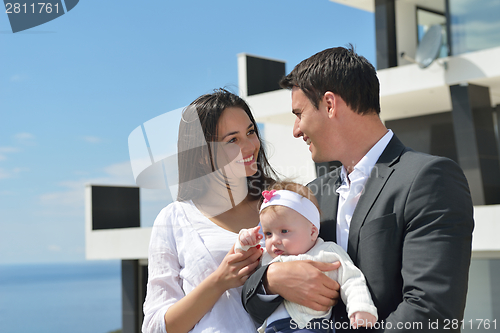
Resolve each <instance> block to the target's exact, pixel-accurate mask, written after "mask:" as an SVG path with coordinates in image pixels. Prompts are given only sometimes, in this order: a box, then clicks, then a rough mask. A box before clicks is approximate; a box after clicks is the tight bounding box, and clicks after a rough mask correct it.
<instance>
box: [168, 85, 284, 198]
mask: <svg viewBox="0 0 500 333" xmlns="http://www.w3.org/2000/svg"><path fill="white" fill-rule="evenodd" d="M229 107H237V108H241V109H243V111H245V113H246V114H247V115H248V118H250V121H251V122H252V124H253V125H254V129H255V133H256V135H257V137H258V139H259V142H260V150H259V153H258V156H257V172H256V173H255V174H254V175H252V176H249V177H247V186H248V194H249V197H250V198H251V199H252V200H258V199H260V195H261V193H262V191H263V190H264V189H265V188H266V187H267V186H269V185H270V184H272V183H273V182H274V179H275V178H276V173H275V171H274V170H273V169H272V168H271V166H270V165H269V162H268V160H267V157H266V153H265V149H264V145H263V143H262V139H261V137H260V134H259V130H258V128H257V123H256V122H255V119H254V117H253V115H252V112H251V111H250V108H249V107H248V105H247V103H246V102H245V101H244V100H243V99H241V98H240V97H239V96H237V95H235V94H233V93H231V92H229V91H227V90H225V89H217V90H215V91H214V92H213V93H212V94H206V95H203V96H200V97H198V98H197V99H196V100H195V101H193V102H192V103H191V104H190V105H189V106H188V107H187V108H186V109H185V110H184V112H183V116H182V119H181V122H180V125H179V140H178V152H179V154H178V165H179V190H178V194H177V200H180V201H182V200H192V199H195V198H198V197H201V196H202V195H204V194H205V193H206V191H207V189H208V180H207V177H203V176H206V175H209V174H211V173H213V172H214V171H216V170H218V169H219V168H220V167H219V166H217V161H216V160H215V158H214V156H216V151H215V150H216V149H217V148H216V145H211V142H215V141H217V136H218V133H217V124H218V122H219V118H220V116H221V114H222V112H223V111H224V110H225V109H227V108H229ZM198 119H199V121H198ZM200 125H201V128H200ZM203 161H205V163H204V162H203ZM218 176H219V177H220V179H221V180H222V181H224V180H225V177H224V175H223V174H222V173H220V174H219V175H218ZM196 180H197V181H196Z"/></svg>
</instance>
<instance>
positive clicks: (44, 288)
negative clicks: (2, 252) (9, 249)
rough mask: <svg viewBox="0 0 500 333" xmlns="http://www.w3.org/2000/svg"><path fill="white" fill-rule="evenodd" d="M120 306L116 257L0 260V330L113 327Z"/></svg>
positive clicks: (50, 332)
mask: <svg viewBox="0 0 500 333" xmlns="http://www.w3.org/2000/svg"><path fill="white" fill-rule="evenodd" d="M121 307H122V305H121V264H120V261H118V260H113V261H86V262H77V263H65V264H60V263H58V264H15V265H0V332H1V333H33V332H37V333H69V332H71V333H109V332H117V331H118V330H120V329H121V326H122V323H121V321H122V319H121V317H122V309H121ZM118 332H119V331H118Z"/></svg>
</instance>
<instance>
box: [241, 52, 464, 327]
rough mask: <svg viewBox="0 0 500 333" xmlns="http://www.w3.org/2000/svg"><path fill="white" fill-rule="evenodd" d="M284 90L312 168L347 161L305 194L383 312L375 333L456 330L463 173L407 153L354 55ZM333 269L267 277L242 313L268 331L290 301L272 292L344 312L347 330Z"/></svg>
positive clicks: (314, 67)
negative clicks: (273, 317)
mask: <svg viewBox="0 0 500 333" xmlns="http://www.w3.org/2000/svg"><path fill="white" fill-rule="evenodd" d="M280 84H281V86H282V87H283V88H288V89H291V91H292V112H293V113H294V114H295V116H296V120H295V124H294V128H293V135H294V136H295V137H297V138H300V137H302V138H303V140H304V141H305V142H306V143H307V144H308V145H309V150H310V151H311V155H312V159H313V160H314V161H315V162H327V161H334V160H338V161H340V162H341V163H342V167H341V168H338V169H336V170H334V171H333V172H331V173H329V174H327V175H325V176H323V177H320V178H318V179H316V180H314V181H313V182H311V183H310V184H309V185H308V186H309V187H310V188H311V189H312V190H313V192H314V193H315V194H316V196H317V198H318V201H319V203H320V208H321V211H322V223H321V232H320V236H321V237H322V238H323V239H324V240H326V241H336V242H337V243H338V244H339V245H341V246H342V247H343V248H344V249H345V250H346V251H347V252H348V254H349V255H350V257H351V259H352V260H353V261H354V263H355V264H356V266H358V267H359V268H360V269H361V271H362V272H363V273H364V274H365V277H366V281H367V284H368V287H369V289H370V292H371V294H372V298H373V301H374V303H375V306H376V307H377V309H378V315H379V323H378V325H377V326H376V327H375V328H376V329H378V330H379V331H386V330H387V331H391V332H399V331H406V332H408V331H418V332H427V331H428V332H436V331H440V330H444V328H445V326H446V327H447V328H449V329H447V330H446V331H447V332H449V331H460V327H459V326H460V325H451V323H452V322H455V323H456V322H457V320H458V321H460V320H461V319H462V318H463V313H464V308H465V299H466V294H467V283H468V271H469V265H470V256H471V241H472V230H473V226H474V221H473V212H472V211H473V207H472V201H471V197H470V193H469V188H468V185H467V180H466V179H465V176H464V175H463V172H462V170H461V169H460V168H459V167H458V165H457V164H456V163H455V162H453V161H451V160H449V159H447V158H443V157H436V156H431V155H426V154H423V153H418V152H415V151H413V150H411V149H410V148H407V147H405V146H404V145H403V144H402V143H401V142H400V141H399V140H398V138H397V137H396V136H395V135H394V134H393V133H392V131H390V130H388V129H387V128H386V127H385V126H384V124H383V123H382V121H381V120H380V118H379V113H380V103H379V82H378V79H377V76H376V71H375V68H374V67H373V66H372V65H371V64H370V63H369V62H368V61H367V60H366V59H365V58H364V57H362V56H359V55H357V54H356V53H355V52H354V50H353V49H352V47H351V48H349V49H345V48H341V47H339V48H332V49H327V50H324V51H322V52H319V53H317V54H315V55H313V56H312V57H310V58H308V59H306V60H304V61H302V62H301V63H300V64H298V65H297V66H296V67H295V68H294V69H293V71H292V72H291V73H290V74H289V75H288V76H286V77H285V78H284V79H283V80H282V81H281V83H280ZM336 267H337V266H335V265H334V264H325V263H314V262H294V263H275V264H272V265H270V266H269V267H263V268H261V269H259V270H258V271H257V272H256V273H254V274H253V275H252V276H251V278H250V279H249V280H248V281H247V282H246V283H245V287H244V289H243V294H242V300H243V303H244V306H245V308H246V309H247V311H249V312H250V314H251V315H252V317H253V318H254V320H256V321H257V322H261V321H262V320H263V319H265V318H267V317H268V316H269V315H270V314H271V313H272V312H273V311H274V310H275V309H276V308H277V307H278V306H279V305H280V303H281V300H282V298H281V297H274V298H273V297H272V296H263V295H261V294H262V293H263V292H264V290H265V292H266V293H267V294H278V295H281V296H282V297H284V298H286V299H288V300H290V301H292V302H295V303H299V304H302V305H304V306H308V307H310V308H313V309H316V310H324V309H325V308H327V307H329V306H332V305H334V304H337V302H338V304H337V305H336V306H335V308H334V316H333V317H334V318H332V322H331V324H332V326H333V324H334V325H335V326H334V327H335V328H336V331H337V332H343V331H349V330H350V327H349V325H348V322H347V320H348V318H347V315H346V313H345V306H344V305H343V303H342V301H341V300H340V299H339V286H338V284H336V283H335V282H334V281H332V280H329V279H328V278H326V276H324V274H321V271H326V270H332V269H335V268H336ZM261 283H262V285H263V286H264V288H262V287H261V286H260V284H261ZM266 297H267V298H271V300H270V301H269V300H266ZM268 323H269V322H268ZM457 326H458V327H457Z"/></svg>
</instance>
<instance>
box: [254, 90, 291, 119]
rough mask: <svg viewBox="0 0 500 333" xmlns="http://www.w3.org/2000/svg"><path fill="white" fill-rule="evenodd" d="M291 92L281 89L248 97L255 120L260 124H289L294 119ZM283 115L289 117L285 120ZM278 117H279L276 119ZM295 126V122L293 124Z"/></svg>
mask: <svg viewBox="0 0 500 333" xmlns="http://www.w3.org/2000/svg"><path fill="white" fill-rule="evenodd" d="M291 94H292V93H291V91H290V90H288V89H281V90H276V91H270V92H266V93H263V94H258V95H253V96H249V97H247V98H246V99H245V100H246V101H247V103H248V105H249V106H250V109H251V110H252V113H253V115H254V117H255V120H257V122H260V123H268V122H272V123H278V124H289V120H288V119H294V117H295V116H294V115H293V114H292V98H291ZM283 115H288V117H287V118H284V117H283ZM276 116H278V117H277V118H276ZM292 124H293V122H292Z"/></svg>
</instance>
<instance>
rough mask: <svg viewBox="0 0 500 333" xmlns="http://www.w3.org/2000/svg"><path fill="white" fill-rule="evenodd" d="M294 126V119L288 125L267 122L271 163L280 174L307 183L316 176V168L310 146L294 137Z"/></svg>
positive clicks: (265, 134)
mask: <svg viewBox="0 0 500 333" xmlns="http://www.w3.org/2000/svg"><path fill="white" fill-rule="evenodd" d="M292 128H293V121H292V122H291V123H289V124H287V125H282V124H274V123H266V124H265V127H264V138H265V145H266V147H267V148H268V152H269V154H268V156H270V158H269V163H270V164H271V166H272V167H273V168H274V169H275V170H276V171H278V173H279V174H280V175H283V176H284V177H285V178H289V179H290V180H292V181H295V182H298V183H300V184H304V185H305V184H307V183H309V182H310V181H312V180H313V179H315V178H316V169H315V166H314V162H313V161H312V159H311V152H310V151H309V146H307V145H306V143H305V142H304V141H303V140H302V139H296V138H294V137H293V135H292Z"/></svg>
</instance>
